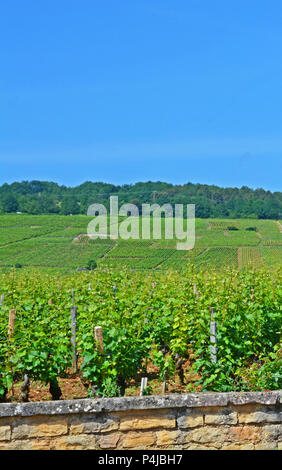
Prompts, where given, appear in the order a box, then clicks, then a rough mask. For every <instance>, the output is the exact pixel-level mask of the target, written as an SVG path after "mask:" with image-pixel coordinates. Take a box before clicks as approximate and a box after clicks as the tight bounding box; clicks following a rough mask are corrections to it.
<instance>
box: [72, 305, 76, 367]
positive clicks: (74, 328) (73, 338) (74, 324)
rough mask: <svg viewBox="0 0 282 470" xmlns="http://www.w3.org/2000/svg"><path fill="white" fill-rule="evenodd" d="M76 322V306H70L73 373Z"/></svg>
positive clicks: (74, 365)
mask: <svg viewBox="0 0 282 470" xmlns="http://www.w3.org/2000/svg"><path fill="white" fill-rule="evenodd" d="M76 324H77V307H72V308H71V344H72V370H73V372H74V373H75V374H76V372H77V353H76Z"/></svg>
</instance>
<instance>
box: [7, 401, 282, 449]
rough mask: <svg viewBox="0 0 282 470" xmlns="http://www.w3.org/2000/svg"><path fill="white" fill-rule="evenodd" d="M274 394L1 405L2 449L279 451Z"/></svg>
mask: <svg viewBox="0 0 282 470" xmlns="http://www.w3.org/2000/svg"><path fill="white" fill-rule="evenodd" d="M281 401H282V393H281V392H257V393H198V394H195V393H189V394H184V395H164V396H148V397H125V398H108V399H107V398H103V399H97V400H91V399H84V400H69V401H54V402H38V403H6V404H0V450H4V449H9V450H10V449H27V450H28V449H43V450H45V449H108V450H109V449H111V450H114V449H116V450H124V449H128V450H131V449H142V450H145V449H169V450H170V449H179V450H180V449H246V450H249V449H254V450H255V449H278V448H279V445H280V447H281V441H282V437H281Z"/></svg>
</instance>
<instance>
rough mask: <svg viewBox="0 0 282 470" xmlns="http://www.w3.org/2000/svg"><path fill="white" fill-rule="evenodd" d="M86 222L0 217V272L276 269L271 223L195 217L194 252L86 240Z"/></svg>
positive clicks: (281, 252) (277, 242)
mask: <svg viewBox="0 0 282 470" xmlns="http://www.w3.org/2000/svg"><path fill="white" fill-rule="evenodd" d="M90 220H92V218H91V217H87V216H83V215H76V216H60V215H52V216H50V215H39V216H31V215H24V214H21V215H16V214H11V215H3V216H0V229H1V230H0V266H1V268H3V269H7V268H10V267H14V266H16V265H18V266H19V265H21V266H22V267H23V268H25V267H36V268H41V269H48V270H50V269H52V270H56V271H62V272H66V271H72V270H75V269H77V268H81V267H82V268H83V267H85V265H86V264H87V262H88V260H89V259H95V260H96V261H97V263H98V267H99V268H107V267H112V268H121V267H127V268H132V269H134V270H142V269H157V270H165V269H169V268H175V269H181V268H183V267H185V266H186V265H187V264H188V263H194V264H195V266H196V268H199V269H207V268H216V269H220V268H222V267H226V266H234V267H239V268H245V267H262V266H265V267H267V268H271V267H275V266H279V265H281V260H282V242H281V225H280V223H279V222H277V221H274V220H253V219H237V220H236V219H234V220H230V219H196V243H195V248H194V249H193V250H189V251H179V250H177V249H176V240H165V239H164V233H162V236H163V238H162V239H160V240H154V239H153V238H152V239H150V240H131V239H129V240H121V239H119V240H111V239H109V238H107V239H97V240H89V239H88V238H87V237H84V236H83V234H86V233H87V225H88V223H89V221H90ZM140 223H141V220H140ZM162 225H163V226H164V219H163V220H162ZM79 235H80V237H78V236H79ZM77 237H78V238H77Z"/></svg>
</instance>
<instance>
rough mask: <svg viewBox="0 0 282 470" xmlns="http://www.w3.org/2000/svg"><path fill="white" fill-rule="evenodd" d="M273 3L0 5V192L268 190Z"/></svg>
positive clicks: (274, 78) (278, 152)
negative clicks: (34, 183)
mask: <svg viewBox="0 0 282 470" xmlns="http://www.w3.org/2000/svg"><path fill="white" fill-rule="evenodd" d="M281 161H282V2H281V0H228V1H227V0H173V1H172V0H103V1H100V0H99V1H98V0H80V1H78V0H77V1H72V0H67V1H66V0H56V1H55V0H48V1H45V2H42V1H38V0H25V1H22V0H11V1H6V2H1V5H0V168H1V172H0V183H1V184H2V183H4V182H12V181H22V180H31V179H40V180H52V181H57V182H59V183H63V184H66V185H70V186H73V185H76V184H80V183H82V182H83V181H85V180H92V181H105V182H111V183H115V184H123V183H134V182H136V181H147V180H152V181H157V180H162V181H167V182H171V183H180V184H182V183H185V182H188V181H191V182H194V183H197V182H199V183H207V184H217V185H219V186H224V187H226V186H239V187H240V186H242V185H247V186H250V187H253V188H256V187H264V188H265V189H270V190H274V191H277V190H281V175H282V171H281Z"/></svg>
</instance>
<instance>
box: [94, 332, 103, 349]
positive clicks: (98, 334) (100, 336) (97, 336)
mask: <svg viewBox="0 0 282 470" xmlns="http://www.w3.org/2000/svg"><path fill="white" fill-rule="evenodd" d="M94 338H95V341H97V342H98V344H99V346H98V348H99V351H100V353H101V354H104V343H103V328H102V327H101V326H95V327H94Z"/></svg>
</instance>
